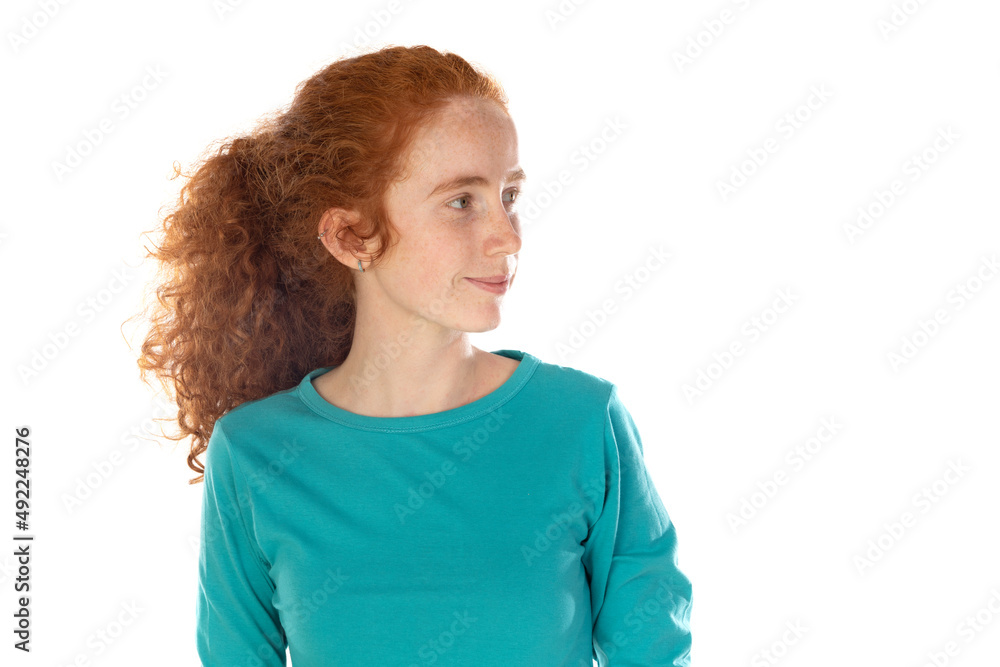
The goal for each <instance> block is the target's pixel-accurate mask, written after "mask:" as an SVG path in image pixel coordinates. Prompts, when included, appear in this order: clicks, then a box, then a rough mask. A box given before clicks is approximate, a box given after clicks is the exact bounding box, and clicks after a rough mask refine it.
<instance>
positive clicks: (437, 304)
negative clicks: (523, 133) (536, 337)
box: [314, 98, 523, 416]
mask: <svg viewBox="0 0 1000 667" xmlns="http://www.w3.org/2000/svg"><path fill="white" fill-rule="evenodd" d="M519 167H520V164H519V162H518V153H517V132H516V130H515V128H514V123H513V121H512V120H511V119H510V117H509V116H508V115H507V114H506V112H504V111H503V109H502V108H501V107H500V106H499V105H497V104H496V103H495V102H491V101H487V100H473V99H468V98H459V99H455V100H453V101H451V102H449V103H448V105H446V106H445V107H444V108H443V109H442V110H441V111H440V113H439V114H438V115H437V116H436V117H435V118H434V119H433V120H432V121H431V122H430V123H429V124H428V125H426V126H424V127H422V128H420V129H419V130H418V131H417V132H416V134H415V136H414V138H413V143H412V144H411V146H410V147H409V151H408V153H407V157H406V160H405V162H404V173H403V178H402V179H401V180H400V181H398V182H396V183H394V184H392V186H391V187H390V188H389V190H388V192H387V193H386V207H387V210H388V213H389V218H390V220H391V221H392V223H393V225H394V227H395V228H396V231H397V232H398V241H397V243H396V245H394V246H392V247H391V248H389V249H388V251H387V252H386V253H385V255H384V256H383V258H382V260H380V262H379V263H378V264H377V265H376V266H371V265H370V262H369V256H370V253H371V252H373V251H374V250H375V249H376V248H375V245H374V243H375V241H374V240H370V241H369V242H368V243H369V245H368V246H367V247H360V246H358V247H352V246H350V245H342V244H340V243H337V242H335V241H333V239H334V238H336V227H337V226H339V225H342V224H352V223H354V222H357V212H354V211H344V210H343V209H337V208H334V209H330V210H329V211H327V213H326V215H324V216H323V217H322V220H321V221H320V225H319V231H318V232H317V233H319V232H324V231H327V232H329V233H328V234H326V236H325V238H326V239H327V240H325V241H324V244H325V245H326V247H327V248H328V249H329V251H330V252H331V254H333V255H334V257H336V258H337V259H338V260H339V261H340V262H342V263H343V264H345V265H346V266H348V267H349V268H351V269H352V270H353V276H354V283H355V286H356V288H357V320H356V326H355V332H354V339H353V343H352V346H351V350H350V353H349V354H348V356H347V358H346V359H345V360H344V362H343V363H342V364H341V365H340V367H338V368H336V369H333V370H332V371H330V372H328V373H326V374H324V375H322V376H320V377H319V378H317V379H316V381H315V382H314V384H315V386H316V388H317V390H318V391H319V392H320V394H321V395H322V396H323V397H324V398H326V399H327V400H328V401H330V402H331V403H333V404H335V405H339V406H340V407H343V408H344V409H347V410H351V411H353V412H357V413H359V414H368V415H373V416H391V415H411V414H426V413H428V412H434V411H440V410H445V409H450V408H451V407H455V406H457V405H463V404H464V403H467V402H469V401H470V400H475V399H476V398H478V397H479V396H483V395H485V394H486V393H489V392H490V391H492V390H494V389H496V388H497V387H498V386H499V385H500V384H502V383H503V382H504V381H505V380H506V379H507V378H509V377H510V375H511V374H512V373H513V372H514V369H515V368H516V367H517V363H518V362H517V361H515V360H513V359H510V358H507V357H503V356H500V355H495V354H490V353H489V352H485V351H483V350H480V349H478V348H476V347H474V346H472V344H471V342H470V341H469V338H468V334H469V333H472V332H482V331H490V330H493V329H495V328H497V327H498V326H499V325H500V319H501V305H502V302H503V297H504V295H503V294H493V293H491V292H488V291H486V290H484V289H481V288H480V287H477V286H476V285H475V284H474V283H471V282H469V281H468V280H466V278H467V277H472V278H477V277H478V278H483V277H490V276H498V275H504V274H506V275H510V276H511V282H510V284H511V285H512V284H513V280H514V278H513V277H514V275H515V274H516V271H517V253H518V252H519V251H520V249H521V237H520V224H519V222H518V219H517V214H516V212H515V211H516V208H515V207H516V199H517V197H518V196H519V193H518V192H517V191H519V190H520V188H521V187H522V186H523V183H522V182H520V181H517V180H514V181H509V182H508V181H506V178H507V176H508V174H509V173H510V172H511V171H513V170H515V169H517V168H519ZM460 176H481V177H483V178H485V179H486V181H487V183H486V184H485V185H481V184H471V185H462V186H458V187H453V188H450V189H447V190H443V191H441V192H438V193H437V194H434V195H431V192H432V191H433V190H434V189H435V188H436V187H438V186H440V185H441V184H443V183H447V182H449V181H451V180H453V179H455V178H457V177H460ZM358 259H361V260H362V262H363V263H364V266H365V272H364V273H361V272H360V271H358ZM403 340H405V341H406V342H405V343H401V341H403ZM401 348H402V349H401ZM391 349H401V353H400V354H398V355H397V356H396V357H395V358H394V359H393V360H392V362H391V364H389V365H388V366H384V361H383V366H384V367H381V370H378V371H377V372H375V373H374V376H373V372H372V370H371V369H372V367H373V365H375V364H376V361H377V360H379V359H383V360H384V357H385V351H386V350H391ZM359 380H363V381H359Z"/></svg>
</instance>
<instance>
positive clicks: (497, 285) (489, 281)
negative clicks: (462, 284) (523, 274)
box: [466, 276, 510, 294]
mask: <svg viewBox="0 0 1000 667" xmlns="http://www.w3.org/2000/svg"><path fill="white" fill-rule="evenodd" d="M466 280H468V281H469V282H470V283H472V284H473V285H475V286H476V287H478V288H479V289H482V290H486V291H487V292H491V293H493V294H503V293H504V292H506V291H507V287H508V286H509V285H510V277H509V276H488V277H483V278H466Z"/></svg>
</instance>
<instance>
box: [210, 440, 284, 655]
mask: <svg viewBox="0 0 1000 667" xmlns="http://www.w3.org/2000/svg"><path fill="white" fill-rule="evenodd" d="M245 489H246V485H245V483H244V479H243V477H242V473H241V472H240V470H239V464H238V463H236V461H234V459H233V455H232V452H231V450H230V443H229V440H228V438H227V437H226V436H225V434H224V433H223V432H222V428H221V426H220V425H219V424H218V423H217V424H216V425H215V428H214V429H213V431H212V435H211V437H210V438H209V442H208V449H207V453H206V454H205V478H204V495H203V496H202V510H201V545H200V547H199V557H198V602H197V613H196V617H197V643H198V656H199V657H200V658H201V663H202V665H203V666H207V667H235V666H236V665H243V666H245V665H255V666H256V667H284V665H285V648H286V646H287V639H286V637H285V633H284V630H283V629H282V627H281V623H280V620H279V618H278V613H277V611H276V610H275V608H274V606H273V605H272V604H271V597H272V595H273V594H274V582H273V581H272V580H271V577H270V575H269V574H268V569H269V568H268V566H267V565H266V560H265V559H264V556H263V554H262V553H261V552H260V549H259V547H258V545H257V542H256V541H255V540H254V539H253V532H252V531H251V530H250V529H249V525H250V522H249V521H248V516H250V515H251V512H250V510H251V507H250V504H249V496H248V495H247V494H246V492H245Z"/></svg>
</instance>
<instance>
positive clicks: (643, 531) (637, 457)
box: [583, 385, 691, 667]
mask: <svg viewBox="0 0 1000 667" xmlns="http://www.w3.org/2000/svg"><path fill="white" fill-rule="evenodd" d="M604 452H605V481H606V485H605V495H604V504H603V508H602V510H601V513H600V514H599V515H598V518H597V519H596V520H595V522H594V524H593V525H592V526H591V528H590V532H589V533H588V535H587V539H586V540H585V541H584V555H583V563H584V568H585V570H586V572H587V577H588V580H589V582H590V598H591V609H592V612H593V623H594V627H593V649H594V650H593V658H594V659H595V660H597V662H598V665H599V666H600V667H654V666H656V667H660V666H662V667H666V666H673V667H689V666H690V664H691V658H690V650H691V630H690V613H691V581H690V580H689V579H688V578H687V577H686V576H685V575H684V573H682V572H681V571H680V569H679V568H678V562H677V533H676V531H675V529H674V525H673V523H672V522H671V521H670V518H669V516H668V515H667V511H666V509H664V507H663V503H662V501H661V500H660V497H659V495H658V493H657V491H656V488H655V487H654V485H653V480H652V478H651V477H650V475H649V471H648V470H647V469H646V466H645V462H644V461H643V453H642V442H641V440H640V438H639V432H638V430H637V429H636V425H635V423H634V422H633V420H632V416H631V415H630V414H629V412H628V410H626V408H625V406H624V405H623V404H622V402H621V399H620V397H619V395H618V390H617V387H616V386H614V385H612V388H611V392H610V395H609V398H608V407H607V418H606V421H605V430H604Z"/></svg>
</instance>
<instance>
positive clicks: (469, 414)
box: [296, 350, 540, 433]
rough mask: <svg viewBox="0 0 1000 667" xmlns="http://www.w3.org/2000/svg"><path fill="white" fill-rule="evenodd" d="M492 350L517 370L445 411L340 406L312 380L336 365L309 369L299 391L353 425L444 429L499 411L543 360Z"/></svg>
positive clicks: (321, 411) (316, 407) (328, 414)
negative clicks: (384, 412)
mask: <svg viewBox="0 0 1000 667" xmlns="http://www.w3.org/2000/svg"><path fill="white" fill-rule="evenodd" d="M492 353H493V354H499V355H501V356H504V357H508V358H510V359H517V360H519V361H520V363H519V364H518V365H517V368H515V369H514V373H513V374H511V376H510V377H509V378H507V380H506V381H505V382H504V383H503V384H502V385H500V386H499V387H497V388H496V389H495V390H493V391H492V392H490V393H489V394H486V395H485V396H483V397H481V398H478V399H476V400H474V401H472V402H471V403H466V404H465V405H460V406H458V407H457V408H452V409H451V410H444V411H442V412H432V413H430V414H426V415H413V416H410V417H371V416H369V415H360V414H358V413H356V412H350V411H348V410H344V409H343V408H340V407H337V406H336V405H333V404H332V403H330V402H329V401H327V400H326V399H325V398H323V397H322V396H320V395H319V392H318V391H316V387H314V386H313V383H312V381H313V379H314V378H316V377H319V376H320V375H322V374H323V373H325V372H327V371H329V370H330V369H332V368H336V366H323V367H320V368H317V369H315V370H312V371H309V373H307V374H306V376H305V377H304V378H302V381H301V382H299V385H298V387H297V388H296V394H297V395H298V397H299V398H300V399H301V400H302V401H303V402H304V403H305V404H306V405H307V406H308V407H309V408H310V409H311V410H312V411H313V412H315V413H316V414H318V415H320V416H321V417H325V418H327V419H329V420H331V421H334V422H337V423H338V424H342V425H344V426H349V427H351V428H356V429H361V430H364V431H379V432H384V433H402V432H407V433H412V432H415V431H425V430H429V429H434V428H442V427H445V426H451V425H453V424H459V423H461V422H465V421H469V420H470V419H476V418H477V417H481V416H483V415H486V414H489V413H490V412H492V411H493V410H496V409H497V408H498V407H500V406H501V405H502V404H504V403H506V402H507V401H509V400H510V399H511V398H513V397H514V395H515V394H517V392H518V391H520V390H521V388H522V387H523V386H524V385H525V383H526V382H527V381H528V379H529V378H530V377H531V375H532V374H533V373H534V371H535V369H536V368H537V367H538V364H539V362H540V360H539V359H538V358H537V357H535V356H534V355H532V354H529V353H527V352H523V351H521V350H494V351H493V352H492Z"/></svg>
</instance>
